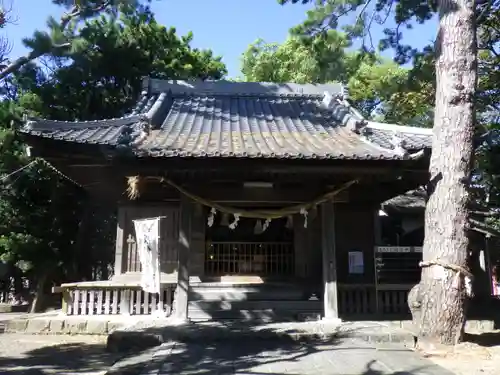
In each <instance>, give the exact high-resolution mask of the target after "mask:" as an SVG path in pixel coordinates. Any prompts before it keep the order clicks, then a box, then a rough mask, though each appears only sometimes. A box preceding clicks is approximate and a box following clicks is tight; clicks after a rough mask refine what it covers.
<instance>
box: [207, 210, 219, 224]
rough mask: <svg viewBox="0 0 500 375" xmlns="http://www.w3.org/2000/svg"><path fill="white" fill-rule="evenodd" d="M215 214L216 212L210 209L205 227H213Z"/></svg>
mask: <svg viewBox="0 0 500 375" xmlns="http://www.w3.org/2000/svg"><path fill="white" fill-rule="evenodd" d="M216 213H217V210H216V209H215V208H214V207H212V208H211V209H210V214H209V215H208V219H207V225H208V226H209V227H212V225H214V220H215V214H216Z"/></svg>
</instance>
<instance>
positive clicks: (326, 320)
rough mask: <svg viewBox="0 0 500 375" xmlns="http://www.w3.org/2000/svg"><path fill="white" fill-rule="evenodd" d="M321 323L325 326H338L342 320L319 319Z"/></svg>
mask: <svg viewBox="0 0 500 375" xmlns="http://www.w3.org/2000/svg"><path fill="white" fill-rule="evenodd" d="M321 321H322V322H323V323H325V324H331V325H337V326H340V325H341V324H342V319H340V318H335V319H334V318H321Z"/></svg>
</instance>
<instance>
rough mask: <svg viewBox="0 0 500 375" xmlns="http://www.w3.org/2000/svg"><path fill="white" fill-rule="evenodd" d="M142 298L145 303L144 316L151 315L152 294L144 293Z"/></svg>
mask: <svg viewBox="0 0 500 375" xmlns="http://www.w3.org/2000/svg"><path fill="white" fill-rule="evenodd" d="M142 297H143V300H144V303H143V307H144V309H143V312H142V313H143V314H144V315H149V314H151V297H150V294H149V293H146V292H142Z"/></svg>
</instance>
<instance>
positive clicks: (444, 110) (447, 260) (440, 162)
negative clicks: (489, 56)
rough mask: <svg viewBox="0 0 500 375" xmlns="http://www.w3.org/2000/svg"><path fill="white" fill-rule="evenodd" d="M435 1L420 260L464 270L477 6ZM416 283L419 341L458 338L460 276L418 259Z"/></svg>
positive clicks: (468, 1) (469, 0)
mask: <svg viewBox="0 0 500 375" xmlns="http://www.w3.org/2000/svg"><path fill="white" fill-rule="evenodd" d="M438 7H439V32H438V37H437V40H436V51H437V57H436V108H435V116H434V129H433V144H432V156H431V161H430V183H429V186H428V187H429V201H428V203H427V209H426V214H425V240H424V249H423V260H424V262H426V261H427V262H432V261H436V260H438V261H439V262H441V263H442V264H444V265H445V266H446V265H455V266H459V267H463V268H466V267H467V251H468V237H467V233H466V231H467V227H466V226H467V219H468V210H467V204H468V199H469V197H468V190H467V189H468V183H469V180H470V173H471V164H472V163H471V161H472V157H473V135H474V123H475V111H474V95H475V90H476V84H477V41H476V24H475V22H476V20H475V15H474V8H475V5H474V1H473V0H439V1H438ZM420 288H421V290H420V293H421V299H422V305H421V308H422V311H421V317H420V325H419V332H418V345H419V346H420V347H421V348H429V345H430V347H435V346H440V345H441V346H442V345H455V344H457V343H458V342H460V340H461V338H462V335H463V327H464V324H465V314H466V311H465V310H466V299H467V296H466V289H465V282H464V274H463V273H461V272H456V271H453V270H450V269H448V268H447V267H443V266H438V265H431V266H428V267H427V266H425V265H423V268H422V279H421V285H420Z"/></svg>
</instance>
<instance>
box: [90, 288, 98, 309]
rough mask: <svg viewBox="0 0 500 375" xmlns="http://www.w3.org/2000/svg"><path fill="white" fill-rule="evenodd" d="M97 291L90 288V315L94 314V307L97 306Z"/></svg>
mask: <svg viewBox="0 0 500 375" xmlns="http://www.w3.org/2000/svg"><path fill="white" fill-rule="evenodd" d="M96 293H97V291H96V290H92V289H91V290H89V305H88V306H89V310H88V313H89V315H94V308H95V294H96Z"/></svg>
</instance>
